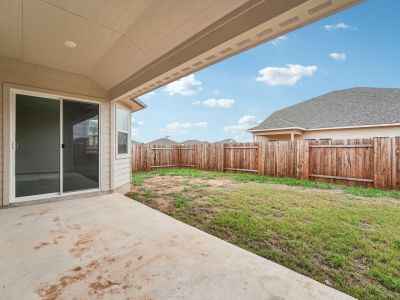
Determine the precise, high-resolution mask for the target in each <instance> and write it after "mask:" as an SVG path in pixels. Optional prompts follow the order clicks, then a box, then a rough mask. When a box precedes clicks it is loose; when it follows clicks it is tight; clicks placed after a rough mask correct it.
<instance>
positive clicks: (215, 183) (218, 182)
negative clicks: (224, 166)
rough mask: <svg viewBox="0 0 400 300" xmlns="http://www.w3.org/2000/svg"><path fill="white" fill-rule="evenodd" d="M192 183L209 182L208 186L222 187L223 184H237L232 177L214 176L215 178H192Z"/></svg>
mask: <svg viewBox="0 0 400 300" xmlns="http://www.w3.org/2000/svg"><path fill="white" fill-rule="evenodd" d="M190 183H191V184H207V185H208V186H212V187H221V186H230V185H233V184H237V182H236V181H234V180H233V179H230V178H223V177H221V178H213V179H206V178H193V179H191V180H190Z"/></svg>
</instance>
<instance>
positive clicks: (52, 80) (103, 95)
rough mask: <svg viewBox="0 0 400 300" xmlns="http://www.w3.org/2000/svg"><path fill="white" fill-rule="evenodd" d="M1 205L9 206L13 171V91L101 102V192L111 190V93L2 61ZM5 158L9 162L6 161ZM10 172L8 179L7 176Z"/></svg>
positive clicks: (78, 80)
mask: <svg viewBox="0 0 400 300" xmlns="http://www.w3.org/2000/svg"><path fill="white" fill-rule="evenodd" d="M0 84H1V87H2V92H1V93H0V119H1V120H0V121H1V122H0V196H1V201H0V205H4V204H8V191H7V188H4V187H5V186H8V185H9V182H8V177H9V176H8V173H7V172H8V169H9V162H8V161H9V153H8V152H9V150H8V147H9V143H10V141H9V139H10V137H9V134H8V128H9V123H10V119H9V118H10V116H9V113H6V112H8V111H9V95H10V93H9V91H10V87H17V88H20V89H26V90H31V91H37V92H46V93H51V94H56V95H62V96H70V97H77V98H83V99H96V100H98V101H101V102H102V104H101V116H100V118H101V120H102V128H101V135H102V137H101V142H102V146H101V147H102V148H101V159H102V163H101V182H102V184H101V189H102V190H109V189H110V165H111V164H110V159H111V155H110V153H111V151H110V113H109V112H110V109H109V107H110V104H109V102H108V94H107V91H106V90H104V89H102V88H101V87H99V86H98V85H97V84H95V83H94V82H92V81H91V80H89V79H88V78H86V77H84V76H80V75H75V74H71V73H67V72H63V71H58V70H53V69H49V68H43V67H39V66H36V65H31V64H26V63H21V62H17V61H13V60H9V59H4V58H0ZM5 158H6V159H7V161H5ZM5 173H7V176H5Z"/></svg>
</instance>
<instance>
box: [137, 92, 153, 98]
mask: <svg viewBox="0 0 400 300" xmlns="http://www.w3.org/2000/svg"><path fill="white" fill-rule="evenodd" d="M155 95H157V93H156V92H154V91H151V92H149V93H146V94H144V95H143V96H140V98H141V99H149V98H151V97H153V96H155Z"/></svg>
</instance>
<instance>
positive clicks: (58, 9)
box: [0, 0, 363, 100]
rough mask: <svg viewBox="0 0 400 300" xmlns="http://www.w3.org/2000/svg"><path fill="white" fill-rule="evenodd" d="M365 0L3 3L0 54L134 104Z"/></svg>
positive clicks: (38, 0) (25, 0)
mask: <svg viewBox="0 0 400 300" xmlns="http://www.w3.org/2000/svg"><path fill="white" fill-rule="evenodd" d="M362 1H363V0H287V1H271V0H218V1H215V0H202V1H186V0H181V1H170V0H165V1H157V0H132V1H117V0H98V1H77V0H13V1H1V2H0V40H1V41H2V43H1V44H0V56H1V57H5V58H8V59H13V60H18V61H21V62H24V63H29V64H35V65H39V66H43V67H47V68H52V69H57V70H62V71H66V72H69V73H74V74H79V75H83V76H85V77H88V78H89V79H91V80H92V81H94V82H95V83H97V84H98V85H99V86H100V87H102V88H103V89H104V90H106V91H107V92H108V95H109V98H110V100H115V99H118V100H120V99H131V98H136V97H138V96H140V95H142V94H144V93H147V92H149V91H151V90H153V89H155V88H157V87H160V86H162V85H165V84H167V83H169V82H172V81H174V80H176V79H179V78H181V77H183V76H186V75H188V74H190V73H193V72H194V71H197V70H199V69H202V68H204V67H206V66H209V65H211V64H214V63H216V62H218V61H220V60H223V59H225V58H227V57H230V56H232V55H234V54H237V53H239V52H242V51H244V50H246V49H248V48H250V47H254V46H256V45H258V44H260V43H263V42H265V41H268V40H271V39H274V38H276V37H277V36H280V35H282V34H285V33H287V32H290V31H293V30H295V29H297V28H299V27H302V26H304V25H306V24H309V23H311V22H314V21H316V20H319V19H321V18H323V17H326V16H328V15H330V14H333V13H335V12H337V11H340V10H343V9H345V8H347V7H350V6H352V5H355V4H357V3H359V2H362ZM68 41H72V42H74V43H75V44H76V47H75V48H69V47H66V46H65V43H66V42H67V45H70V46H71V43H68ZM72 46H73V44H72Z"/></svg>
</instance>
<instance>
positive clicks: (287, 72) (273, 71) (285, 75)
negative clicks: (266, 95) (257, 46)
mask: <svg viewBox="0 0 400 300" xmlns="http://www.w3.org/2000/svg"><path fill="white" fill-rule="evenodd" d="M317 69H318V67H317V66H302V65H292V64H288V65H286V68H285V67H283V68H279V67H267V68H264V69H261V70H260V71H258V73H259V74H260V76H258V77H257V78H256V80H257V81H260V82H264V83H266V84H268V85H272V86H276V85H288V86H292V85H295V84H296V83H297V82H298V81H299V80H300V79H302V78H303V77H306V76H308V77H310V76H312V75H313V74H314V73H315V72H316V71H317Z"/></svg>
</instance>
